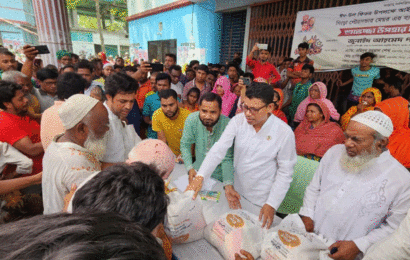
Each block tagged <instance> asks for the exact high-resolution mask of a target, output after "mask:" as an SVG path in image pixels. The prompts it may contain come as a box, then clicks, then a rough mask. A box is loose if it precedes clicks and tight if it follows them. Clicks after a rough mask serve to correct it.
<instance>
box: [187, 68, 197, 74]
mask: <svg viewBox="0 0 410 260" xmlns="http://www.w3.org/2000/svg"><path fill="white" fill-rule="evenodd" d="M188 72H193V73H195V70H193V69H191V68H187V69H186V71H185V74H187V73H188Z"/></svg>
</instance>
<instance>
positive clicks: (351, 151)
mask: <svg viewBox="0 0 410 260" xmlns="http://www.w3.org/2000/svg"><path fill="white" fill-rule="evenodd" d="M392 132H393V124H392V121H391V120H390V118H389V117H388V116H386V115H385V114H383V113H381V112H378V111H368V112H365V113H361V114H359V115H356V116H355V117H353V118H352V119H351V121H350V123H349V125H348V127H347V129H346V131H345V136H346V142H345V144H344V145H343V144H341V145H335V146H333V147H332V148H331V149H329V150H328V152H327V153H326V154H325V155H324V157H323V158H322V160H321V162H320V165H319V168H318V169H317V171H316V173H315V175H314V176H313V179H312V181H311V183H310V185H309V186H308V187H307V189H306V193H305V197H304V200H303V207H302V208H301V210H300V212H299V214H300V215H301V217H302V220H303V222H304V224H305V227H306V230H307V231H308V232H313V231H314V232H315V233H318V234H321V235H323V236H324V237H325V238H327V239H330V240H331V241H337V242H335V243H333V244H332V245H331V246H330V247H329V249H331V254H330V255H329V256H330V257H331V258H332V259H338V260H339V259H340V260H342V259H343V260H353V259H356V260H357V259H361V258H362V257H363V255H365V254H366V251H367V250H368V248H369V247H370V246H371V245H372V244H374V243H376V242H377V241H379V240H381V239H383V238H385V237H387V236H388V235H389V234H391V233H392V232H393V231H394V230H395V229H397V227H398V226H399V224H400V222H401V221H402V220H403V218H404V217H405V216H406V213H407V211H408V209H409V208H410V175H409V172H408V171H407V170H406V168H404V166H403V165H401V164H400V163H399V162H398V161H397V160H396V159H394V157H393V156H392V155H391V154H390V152H389V151H388V150H387V149H386V145H387V144H388V138H389V136H390V135H391V133H392Z"/></svg>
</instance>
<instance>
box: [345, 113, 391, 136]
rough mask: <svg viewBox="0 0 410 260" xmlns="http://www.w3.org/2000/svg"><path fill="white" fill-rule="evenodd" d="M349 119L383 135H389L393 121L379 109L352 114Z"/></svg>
mask: <svg viewBox="0 0 410 260" xmlns="http://www.w3.org/2000/svg"><path fill="white" fill-rule="evenodd" d="M351 120H353V121H356V122H359V123H361V124H363V125H366V126H368V127H370V128H371V129H373V130H375V131H377V132H378V133H380V134H381V135H382V136H384V137H389V136H390V135H391V134H392V133H393V123H392V121H391V119H390V117H388V116H387V115H386V114H383V113H382V112H379V111H374V110H370V111H366V112H364V113H360V114H358V115H356V116H354V117H353V118H352V119H351Z"/></svg>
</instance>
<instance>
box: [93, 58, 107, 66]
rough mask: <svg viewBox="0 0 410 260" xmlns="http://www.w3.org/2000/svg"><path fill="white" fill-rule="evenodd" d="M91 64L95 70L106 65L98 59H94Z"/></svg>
mask: <svg viewBox="0 0 410 260" xmlns="http://www.w3.org/2000/svg"><path fill="white" fill-rule="evenodd" d="M91 64H92V65H93V66H94V68H95V67H96V66H97V65H98V64H101V65H104V64H103V62H102V60H101V59H98V58H95V59H92V60H91Z"/></svg>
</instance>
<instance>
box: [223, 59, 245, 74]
mask: <svg viewBox="0 0 410 260" xmlns="http://www.w3.org/2000/svg"><path fill="white" fill-rule="evenodd" d="M231 67H234V68H235V69H236V71H237V72H238V75H239V76H242V75H243V71H242V70H241V69H240V68H239V66H238V64H236V63H235V62H229V63H228V65H226V70H227V71H228V70H229V68H231Z"/></svg>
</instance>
